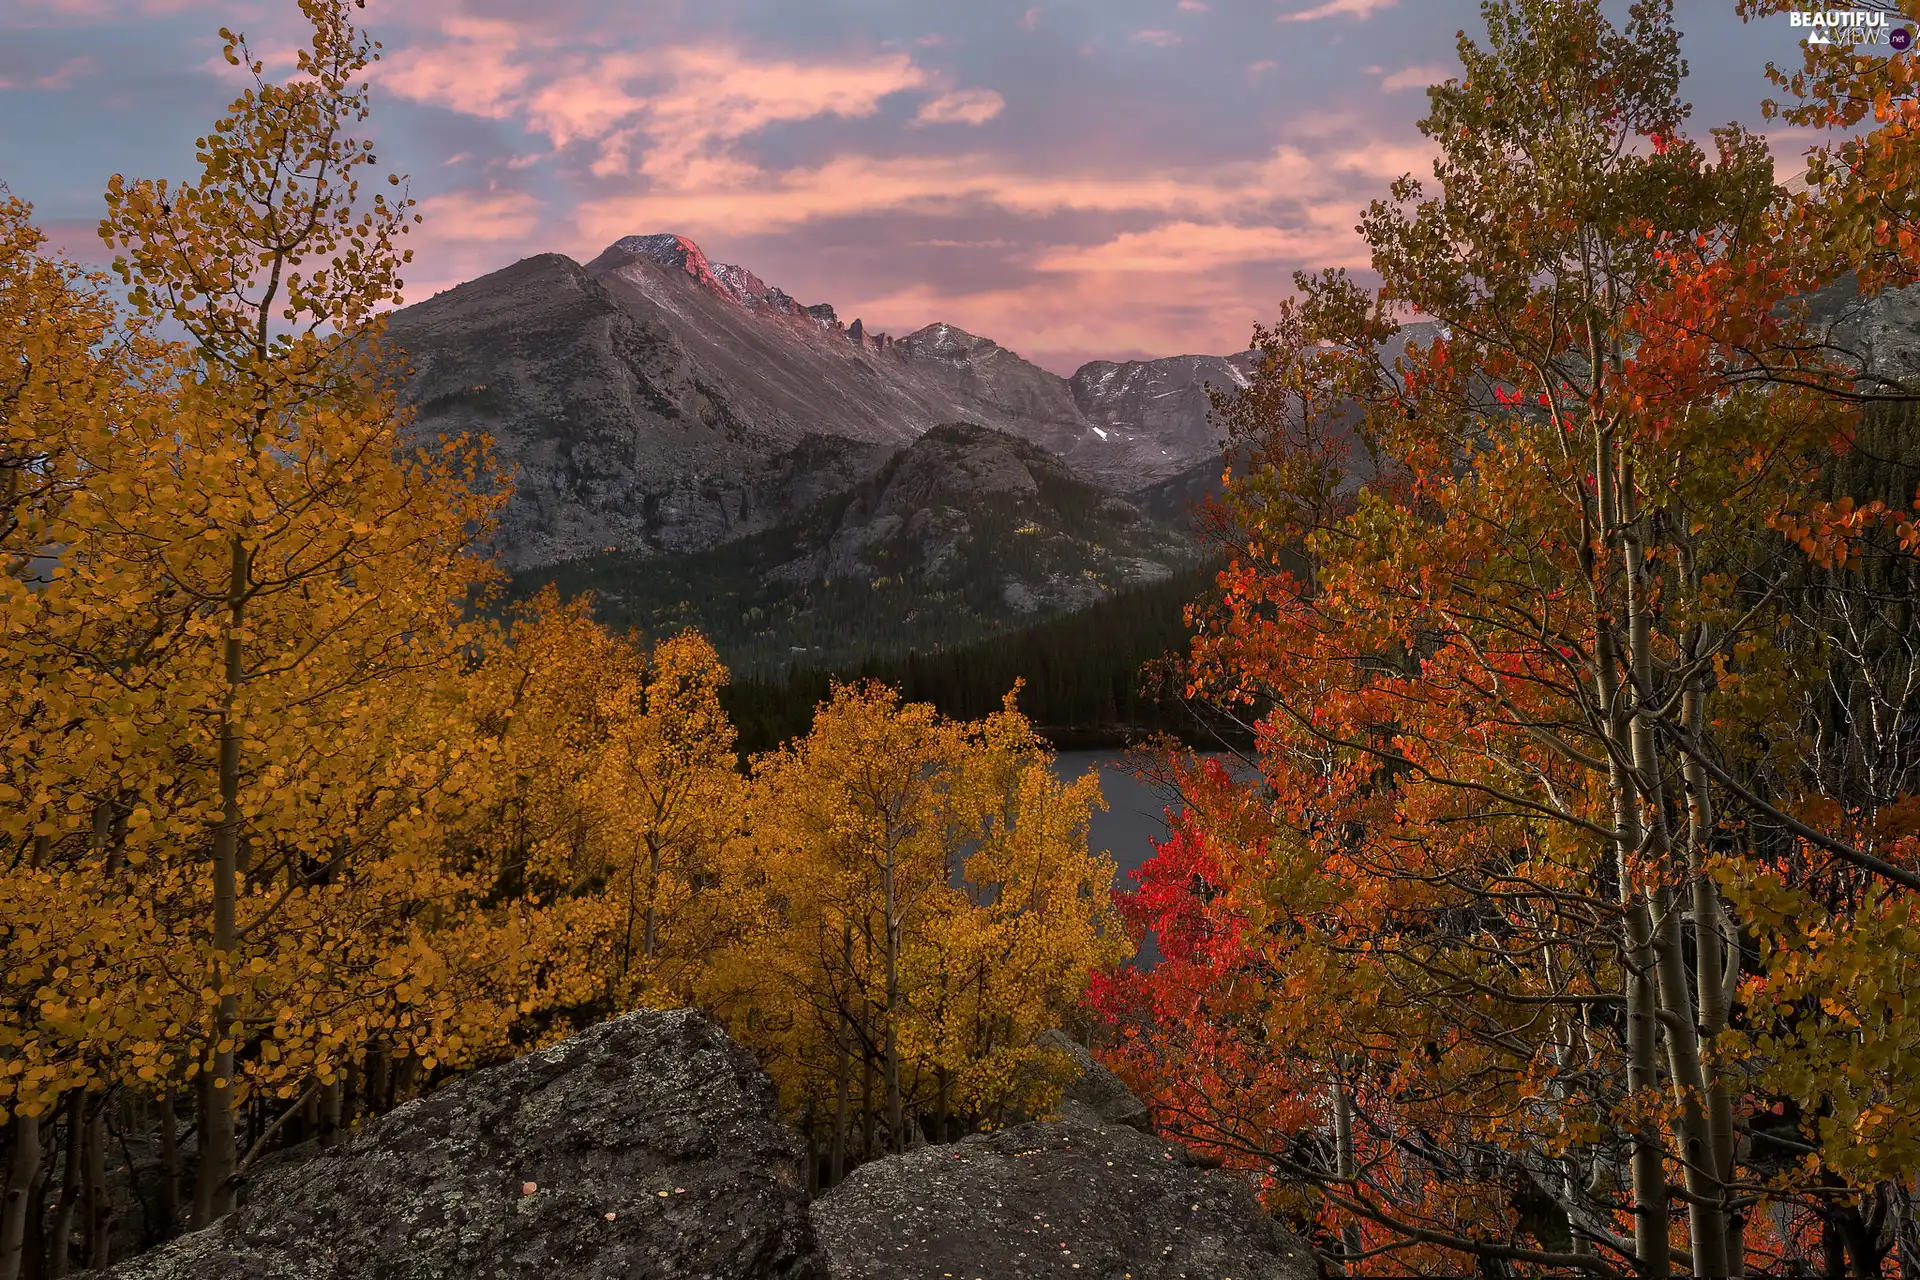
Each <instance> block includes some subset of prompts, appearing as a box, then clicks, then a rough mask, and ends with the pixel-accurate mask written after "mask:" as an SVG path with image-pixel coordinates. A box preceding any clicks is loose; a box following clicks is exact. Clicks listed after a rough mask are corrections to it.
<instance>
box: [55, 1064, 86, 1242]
mask: <svg viewBox="0 0 1920 1280" xmlns="http://www.w3.org/2000/svg"><path fill="white" fill-rule="evenodd" d="M85 1108H86V1101H85V1097H84V1091H83V1090H80V1089H75V1090H73V1091H72V1092H70V1093H69V1094H68V1095H67V1124H66V1140H67V1150H66V1156H65V1158H64V1159H63V1160H62V1162H61V1166H60V1199H59V1200H57V1201H56V1202H55V1203H54V1210H53V1240H52V1241H51V1244H52V1246H53V1247H52V1248H51V1249H49V1250H48V1253H47V1274H48V1275H51V1276H55V1277H58V1276H64V1275H66V1274H67V1272H68V1271H69V1270H71V1266H70V1261H69V1260H70V1259H71V1257H72V1254H73V1213H74V1209H75V1208H76V1207H77V1206H78V1204H79V1202H80V1144H81V1142H82V1141H83V1140H84V1139H83V1137H82V1130H83V1128H84V1125H85V1120H84V1118H83V1115H82V1113H83V1112H84V1110H85Z"/></svg>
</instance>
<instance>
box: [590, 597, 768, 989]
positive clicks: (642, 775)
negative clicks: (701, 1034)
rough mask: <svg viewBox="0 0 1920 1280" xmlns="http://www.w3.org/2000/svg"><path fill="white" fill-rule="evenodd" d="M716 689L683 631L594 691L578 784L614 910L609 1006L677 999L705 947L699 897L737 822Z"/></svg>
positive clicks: (693, 638)
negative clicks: (600, 848)
mask: <svg viewBox="0 0 1920 1280" xmlns="http://www.w3.org/2000/svg"><path fill="white" fill-rule="evenodd" d="M726 681H727V670H726V667H725V666H724V665H722V663H721V662H720V656H719V654H718V653H716V652H715V651H714V648H713V646H712V645H711V644H710V643H708V642H707V640H706V639H705V638H704V637H702V636H700V635H699V634H697V633H694V632H687V633H684V634H682V635H678V636H674V637H670V638H668V639H666V640H663V641H661V642H660V643H659V644H658V645H656V646H655V647H654V648H653V650H652V651H651V652H650V653H648V654H647V655H646V658H645V661H644V663H642V662H640V661H639V660H638V655H637V654H636V655H634V657H633V659H631V660H629V661H628V662H625V663H623V664H621V666H620V668H619V669H618V671H617V673H616V675H615V678H614V679H612V680H610V681H609V682H608V684H607V685H606V687H605V688H604V689H603V690H602V692H601V695H600V697H601V715H602V719H603V720H604V722H605V723H606V725H607V733H606V737H605V739H604V741H603V743H602V744H601V746H600V748H599V751H598V753H597V756H598V758H597V761H596V766H597V767H596V768H595V771H594V774H593V776H592V778H590V779H589V782H588V785H589V796H590V799H591V802H592V804H593V806H594V807H595V809H596V810H597V811H598V813H599V815H600V821H601V822H602V823H603V824H604V826H605V828H606V830H607V843H608V849H607V867H606V873H605V874H606V892H607V894H608V896H609V897H611V898H613V899H615V900H617V901H618V902H619V903H620V904H621V905H622V906H623V908H624V910H623V911H622V912H621V914H620V919H619V935H618V939H617V942H616V961H615V965H616V967H615V969H614V971H613V973H611V974H610V975H609V979H610V994H611V998H612V1002H613V1004H614V1007H615V1008H617V1009H625V1008H628V1007H631V1005H632V1003H633V1002H635V1001H643V1002H645V1003H648V1004H659V1003H662V1002H665V1003H685V1002H687V1001H688V1000H689V999H691V995H692V990H693V975H694V971H695V970H696V969H697V967H698V966H699V965H700V964H701V963H702V960H703V958H704V956H705V954H706V952H707V950H708V948H709V947H710V946H711V945H712V943H713V942H714V941H715V938H714V936H713V931H714V929H715V928H717V927H718V925H717V923H716V921H715V918H714V914H713V912H712V911H711V910H705V911H703V910H701V907H702V903H701V902H700V901H699V899H700V897H701V895H702V890H703V889H705V888H707V887H709V886H710V885H711V884H712V883H713V882H714V881H715V880H716V879H717V876H718V873H719V863H720V858H721V856H722V854H723V851H724V846H725V845H726V844H727V843H728V842H730V841H733V840H737V839H739V838H740V835H741V832H742V829H743V827H744V820H745V815H746V791H747V788H746V779H745V778H744V777H743V776H742V775H741V773H740V768H739V761H738V759H737V757H736V755H735V752H734V731H733V725H732V724H731V723H730V722H729V721H728V720H727V716H726V712H725V711H724V710H723V709H722V708H721V706H720V690H721V689H722V688H723V687H724V686H725V684H726Z"/></svg>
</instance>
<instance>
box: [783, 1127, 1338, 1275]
mask: <svg viewBox="0 0 1920 1280" xmlns="http://www.w3.org/2000/svg"><path fill="white" fill-rule="evenodd" d="M1136 1105H1138V1104H1137V1103H1136ZM813 1222H814V1230H815V1232H816V1233H817V1234H818V1236H819V1239H820V1248H821V1251H822V1253H823V1254H824V1255H825V1257H826V1261H827V1270H828V1275H829V1276H830V1277H831V1278H832V1280H897V1278H898V1277H905V1276H953V1277H956V1280H957V1278H958V1277H966V1278H967V1280H989V1278H991V1280H1040V1278H1042V1277H1045V1278H1047V1280H1055V1278H1057V1280H1080V1278H1081V1277H1088V1276H1094V1277H1101V1280H1120V1278H1121V1277H1131V1278H1132V1280H1199V1278H1201V1277H1205V1278H1207V1280H1216V1278H1221V1280H1224V1278H1225V1277H1233V1280H1310V1278H1311V1277H1313V1276H1315V1275H1317V1274H1318V1268H1317V1266H1316V1265H1315V1262H1314V1259H1313V1255H1312V1254H1311V1252H1310V1251H1309V1250H1308V1249H1307V1247H1306V1246H1305V1245H1304V1244H1302V1243H1301V1242H1300V1241H1299V1240H1297V1239H1295V1238H1294V1237H1292V1236H1290V1235H1288V1234H1287V1233H1286V1232H1285V1231H1283V1230H1281V1229H1280V1228H1279V1227H1278V1226H1277V1225H1276V1224H1275V1223H1274V1222H1273V1220H1272V1219H1271V1218H1268V1217H1267V1216H1266V1215H1265V1214H1264V1213H1263V1212H1262V1211H1261V1209H1260V1206H1259V1204H1258V1202H1257V1201H1256V1200H1255V1199H1254V1196H1253V1193H1252V1191H1251V1190H1250V1189H1249V1188H1248V1186H1247V1184H1246V1182H1245V1181H1244V1180H1243V1179H1242V1178H1241V1177H1240V1176H1239V1175H1237V1174H1233V1173H1230V1172H1226V1171H1223V1170H1218V1169H1212V1168H1205V1167H1201V1166H1199V1165H1196V1164H1195V1162H1194V1161H1193V1160H1192V1159H1191V1158H1190V1157H1189V1156H1188V1155H1187V1153H1186V1151H1185V1150H1184V1149H1183V1148H1181V1147H1179V1146H1176V1145H1174V1144H1173V1143H1168V1142H1161V1141H1158V1140H1156V1139H1154V1138H1152V1137H1149V1136H1147V1135H1145V1134H1142V1133H1139V1132H1137V1131H1136V1130H1134V1129H1132V1128H1129V1127H1125V1126H1122V1125H1117V1124H1109V1123H1105V1122H1103V1121H1102V1119H1101V1117H1100V1116H1099V1115H1098V1114H1096V1113H1095V1112H1094V1111H1093V1110H1092V1109H1091V1108H1089V1107H1087V1106H1085V1105H1083V1104H1079V1103H1076V1102H1073V1101H1071V1100H1070V1101H1069V1102H1068V1103H1067V1104H1066V1107H1065V1111H1064V1114H1063V1115H1062V1116H1061V1118H1060V1120H1058V1121H1057V1122H1037V1123H1029V1124H1021V1125H1015V1126H1013V1127H1011V1128H1007V1129H1001V1130H999V1131H997V1132H994V1133H991V1134H975V1135H973V1136H972V1137H969V1138H965V1139H962V1140H961V1141H959V1142H957V1143H953V1144H952V1145H949V1146H933V1147H922V1148H921V1149H919V1150H917V1151H911V1152H908V1153H907V1154H906V1155H902V1156H891V1157H888V1158H887V1159H884V1160H876V1161H874V1162H873V1163H871V1164H866V1165H862V1166H861V1167H860V1168H858V1169H855V1170H854V1171H853V1173H852V1174H850V1175H849V1176H848V1178H847V1180H846V1181H845V1182H843V1183H841V1184H840V1185H839V1186H837V1187H835V1188H833V1189H832V1190H831V1191H829V1192H827V1194H826V1195H824V1196H822V1197H821V1198H820V1199H819V1200H816V1201H815V1202H814V1205H813Z"/></svg>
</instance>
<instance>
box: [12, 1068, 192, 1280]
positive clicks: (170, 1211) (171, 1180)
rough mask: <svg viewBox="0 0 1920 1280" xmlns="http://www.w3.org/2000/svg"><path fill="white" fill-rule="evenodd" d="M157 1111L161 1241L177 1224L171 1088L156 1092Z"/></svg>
mask: <svg viewBox="0 0 1920 1280" xmlns="http://www.w3.org/2000/svg"><path fill="white" fill-rule="evenodd" d="M157 1110H158V1111H159V1113H160V1235H161V1239H163V1240H164V1239H167V1238H169V1237H171V1236H172V1235H173V1233H174V1232H175V1231H176V1230H177V1229H178V1228H179V1226H180V1134H179V1131H178V1130H177V1129H176V1128H175V1120H174V1114H173V1093H172V1091H171V1090H169V1091H168V1092H166V1093H163V1094H161V1095H160V1100H159V1102H158V1104H157ZM0 1280H4V1278H3V1277H0Z"/></svg>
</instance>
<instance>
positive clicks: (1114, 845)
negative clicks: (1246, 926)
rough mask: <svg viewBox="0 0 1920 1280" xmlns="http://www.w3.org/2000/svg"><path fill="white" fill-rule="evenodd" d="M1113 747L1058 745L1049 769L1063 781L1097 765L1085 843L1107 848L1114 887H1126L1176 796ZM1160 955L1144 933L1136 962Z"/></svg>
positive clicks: (1158, 836)
mask: <svg viewBox="0 0 1920 1280" xmlns="http://www.w3.org/2000/svg"><path fill="white" fill-rule="evenodd" d="M1122 754H1123V753H1121V752H1118V751H1062V752H1061V753H1060V754H1059V755H1057V756H1055V757H1054V771H1055V772H1056V773H1058V774H1059V776H1060V777H1061V778H1062V779H1063V780H1065V781H1068V782H1071V781H1073V780H1074V779H1075V778H1078V777H1080V776H1081V775H1082V774H1084V773H1086V771H1087V770H1088V769H1094V768H1097V769H1099V770H1100V791H1101V794H1102V795H1104V796H1106V798H1107V809H1106V812H1105V813H1102V812H1100V811H1099V810H1097V809H1096V810H1095V811H1094V814H1093V820H1092V822H1091V823H1089V824H1088V830H1087V843H1088V844H1090V845H1092V846H1093V848H1094V849H1095V850H1097V851H1102V852H1105V853H1107V854H1109V855H1110V856H1111V857H1112V858H1113V861H1114V863H1115V871H1114V877H1113V884H1114V888H1116V889H1122V890H1125V889H1131V888H1133V887H1134V884H1135V882H1134V880H1133V878H1132V877H1131V876H1129V875H1128V874H1127V873H1128V872H1130V871H1133V870H1134V869H1135V868H1137V867H1139V866H1140V864H1141V863H1143V862H1145V861H1146V860H1147V859H1148V858H1151V857H1152V856H1153V852H1154V850H1153V842H1154V841H1155V840H1165V839H1166V838H1167V810H1168V809H1169V808H1172V809H1174V810H1175V811H1177V810H1178V809H1179V807H1180V805H1179V800H1178V798H1177V797H1169V796H1163V795H1161V794H1160V793H1159V792H1157V791H1156V790H1155V789H1154V788H1152V787H1149V786H1148V785H1147V784H1145V783H1143V782H1141V781H1140V780H1139V779H1138V778H1135V777H1134V776H1133V774H1132V772H1131V771H1130V770H1129V769H1128V767H1127V764H1126V762H1125V760H1123V759H1122V758H1121V757H1122ZM1159 958H1160V952H1159V949H1158V948H1156V947H1155V946H1154V945H1153V936H1152V935H1151V934H1149V935H1148V936H1147V938H1146V940H1145V941H1144V942H1143V943H1142V944H1141V946H1140V954H1139V956H1138V957H1137V958H1136V959H1135V963H1136V964H1138V965H1140V966H1141V967H1142V968H1146V967H1150V966H1151V965H1152V964H1153V963H1154V962H1155V961H1156V960H1158V959H1159Z"/></svg>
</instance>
